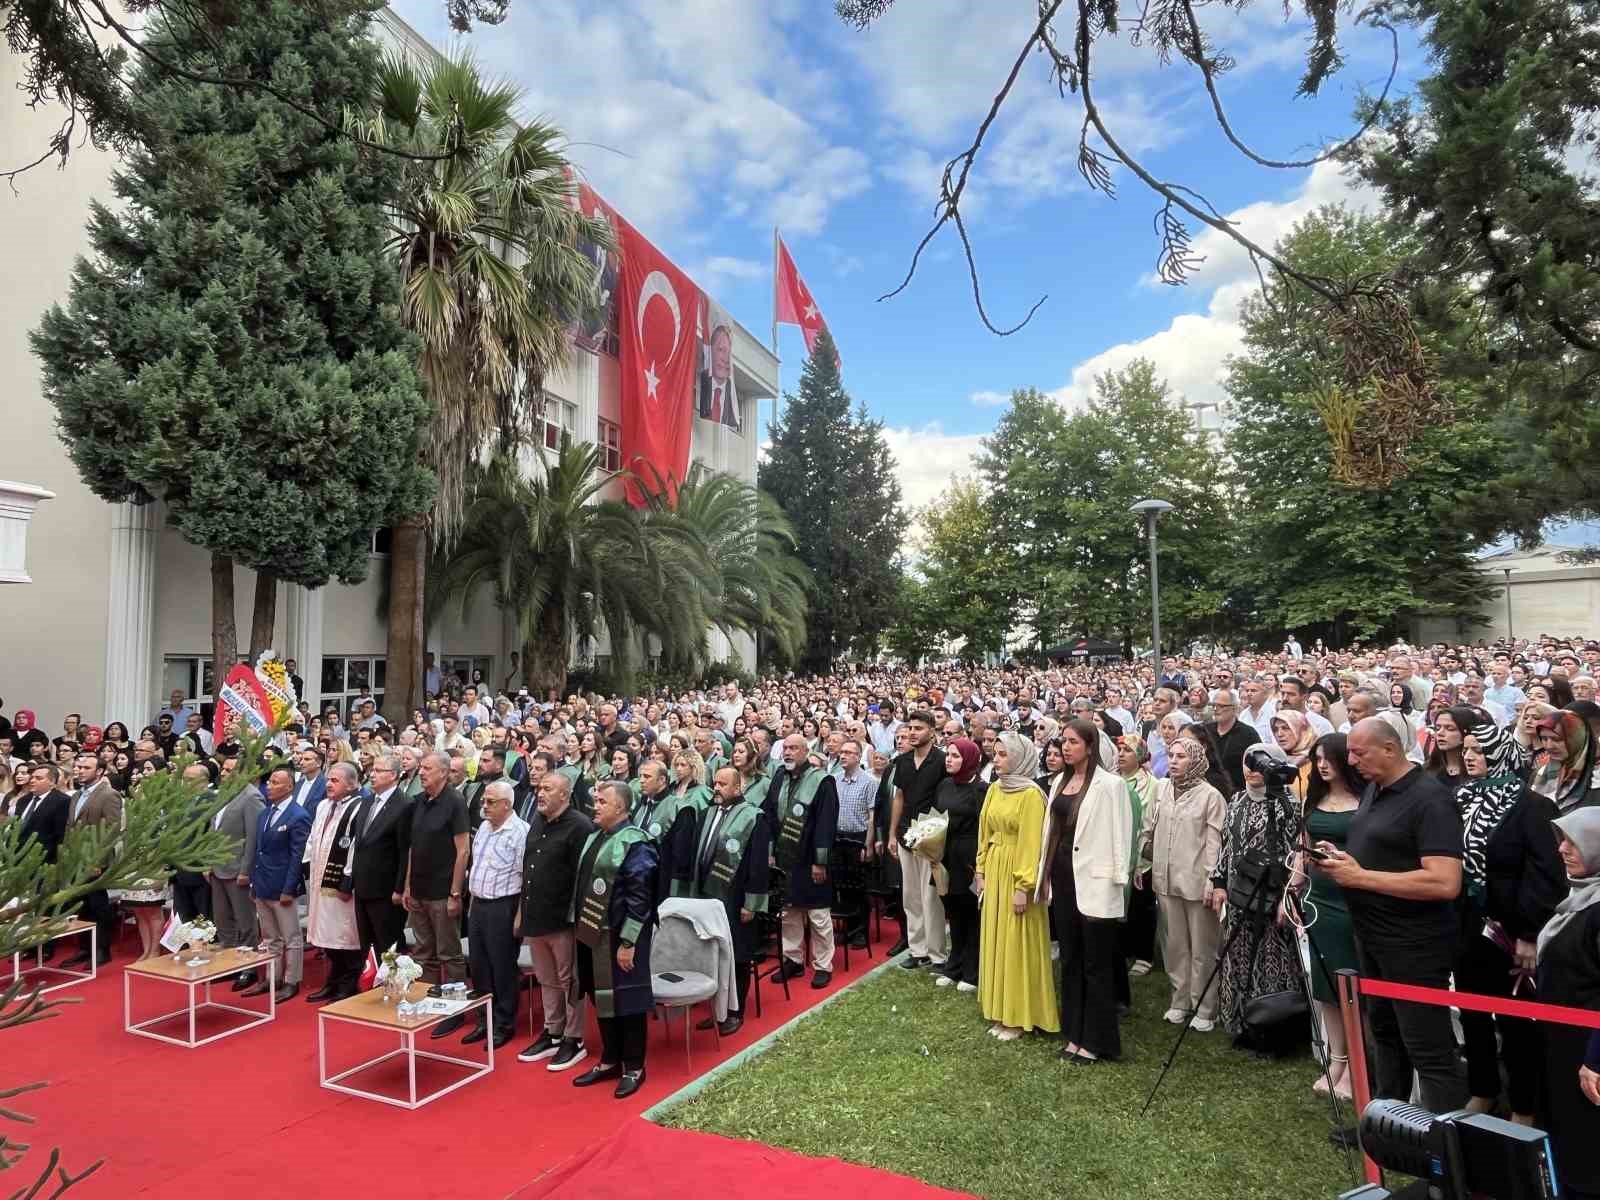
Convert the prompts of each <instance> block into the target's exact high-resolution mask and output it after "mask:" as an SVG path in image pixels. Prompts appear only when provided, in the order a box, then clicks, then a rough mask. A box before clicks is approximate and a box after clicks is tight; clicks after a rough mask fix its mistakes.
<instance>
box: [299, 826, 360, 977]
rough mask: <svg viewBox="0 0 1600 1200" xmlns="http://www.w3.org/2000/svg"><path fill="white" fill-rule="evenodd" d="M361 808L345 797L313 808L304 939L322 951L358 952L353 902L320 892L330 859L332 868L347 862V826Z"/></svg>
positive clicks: (351, 836)
mask: <svg viewBox="0 0 1600 1200" xmlns="http://www.w3.org/2000/svg"><path fill="white" fill-rule="evenodd" d="M360 808H361V804H360V797H359V796H356V795H351V796H346V797H345V799H344V801H343V803H341V804H338V805H335V804H334V803H332V802H331V801H328V800H326V799H324V801H323V803H322V804H320V805H318V806H317V815H316V817H315V818H314V821H315V824H314V825H313V827H312V831H311V838H310V840H309V843H308V845H309V846H310V849H311V882H310V885H309V887H308V890H307V894H306V940H307V941H309V942H310V943H311V944H312V945H313V946H320V947H322V948H323V949H324V950H359V949H361V938H360V935H359V934H357V932H356V906H355V901H354V900H353V899H352V900H344V899H340V898H339V897H338V896H330V895H328V894H326V893H324V892H323V890H322V878H323V872H324V871H325V870H326V869H327V866H328V862H329V860H330V859H331V860H332V861H333V862H334V864H335V865H336V866H338V865H341V864H348V863H349V862H350V847H351V844H352V838H353V836H354V833H353V831H352V829H351V823H352V821H353V819H354V818H355V815H356V813H357V811H359V810H360Z"/></svg>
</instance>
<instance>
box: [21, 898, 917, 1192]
mask: <svg viewBox="0 0 1600 1200" xmlns="http://www.w3.org/2000/svg"><path fill="white" fill-rule="evenodd" d="M894 933H895V927H894V926H892V925H891V924H890V923H889V922H887V921H886V922H884V928H883V937H884V940H883V941H881V942H878V943H876V944H875V946H874V948H873V949H874V954H875V955H876V957H875V958H874V959H873V960H871V961H869V960H868V959H867V957H866V955H865V954H863V953H861V952H859V951H852V953H851V956H850V966H851V970H850V971H848V972H846V971H845V970H844V969H843V966H844V957H843V954H842V952H841V953H840V954H838V955H836V956H835V963H834V965H835V971H834V977H833V983H832V984H831V985H830V986H829V987H828V988H827V989H826V990H823V991H813V990H812V988H811V987H810V981H809V977H805V978H801V979H799V980H793V981H791V982H790V985H789V986H790V992H791V996H792V999H791V1000H789V1001H787V1002H785V1000H784V998H783V992H782V990H781V989H780V988H779V987H778V986H777V985H776V984H772V983H767V982H763V983H762V985H761V990H762V1000H763V1004H764V1014H763V1016H762V1017H761V1018H759V1019H758V1018H756V1017H755V1016H754V1009H755V1005H754V1001H753V998H752V1002H751V1005H750V1007H751V1016H750V1019H749V1020H747V1021H746V1022H745V1026H744V1028H743V1029H742V1030H741V1031H740V1032H739V1033H738V1034H736V1035H734V1036H733V1037H731V1038H726V1039H724V1040H723V1043H722V1051H721V1053H720V1054H719V1053H718V1052H717V1051H716V1049H715V1041H714V1038H713V1036H712V1034H710V1033H709V1032H707V1033H698V1032H697V1033H695V1034H694V1070H693V1072H691V1071H690V1070H689V1069H688V1068H687V1067H686V1066H685V1065H684V1053H683V1027H682V1025H681V1023H680V1022H679V1020H678V1019H677V1018H676V1017H674V1018H673V1021H672V1025H671V1036H670V1037H669V1035H668V1033H667V1031H666V1028H665V1027H664V1026H663V1025H662V1024H660V1023H657V1022H652V1023H651V1027H650V1043H649V1059H648V1070H649V1075H648V1078H647V1079H646V1081H645V1086H644V1087H643V1088H641V1089H640V1090H639V1092H638V1093H637V1094H636V1095H634V1096H632V1097H630V1098H629V1099H628V1100H616V1099H614V1098H613V1097H612V1095H611V1090H610V1088H609V1087H608V1086H606V1085H600V1086H598V1087H592V1088H581V1089H580V1088H574V1087H573V1086H572V1080H573V1078H574V1076H575V1075H577V1074H579V1073H580V1072H581V1070H582V1068H580V1069H579V1070H577V1071H571V1072H567V1073H563V1074H553V1073H551V1072H549V1071H547V1070H545V1065H546V1064H545V1063H543V1062H539V1063H519V1062H517V1060H516V1052H517V1051H518V1050H520V1049H521V1048H522V1047H523V1046H525V1045H527V1043H528V1040H529V1038H528V1036H527V1035H528V1010H527V1003H528V1002H527V999H526V997H524V1001H523V1007H522V1011H521V1013H520V1014H519V1019H518V1029H517V1035H516V1037H515V1038H514V1039H513V1040H512V1041H511V1042H510V1044H508V1045H507V1046H506V1047H505V1048H504V1049H503V1050H502V1051H500V1052H499V1053H498V1054H497V1055H496V1061H495V1071H494V1074H492V1075H490V1076H488V1077H486V1078H484V1079H481V1080H478V1081H477V1082H474V1083H471V1084H468V1085H467V1086H466V1087H464V1088H462V1089H460V1090H459V1091H456V1092H452V1093H451V1094H450V1095H448V1096H445V1097H443V1098H441V1099H439V1100H437V1101H435V1102H434V1103H432V1104H430V1105H428V1106H427V1107H425V1108H421V1109H418V1110H417V1111H416V1112H407V1111H406V1110H404V1109H400V1108H393V1107H391V1106H389V1105H385V1104H379V1103H376V1102H375V1101H371V1100H362V1099H357V1098H355V1097H351V1096H345V1095H342V1094H340V1093H337V1092H331V1091H328V1090H326V1089H325V1088H322V1087H320V1086H319V1085H318V1082H317V1023H316V1018H315V1013H316V1006H314V1005H311V1004H308V1003H306V1002H305V1000H304V999H303V998H301V997H296V998H295V999H294V1000H291V1001H290V1002H289V1003H287V1004H285V1005H282V1006H280V1008H279V1010H278V1019H277V1020H276V1022H274V1023H273V1024H271V1025H267V1026H263V1027H261V1028H258V1029H252V1030H247V1031H245V1032H243V1033H240V1034H238V1035H237V1036H236V1037H230V1038H225V1039H223V1040H222V1041H219V1042H214V1043H212V1044H211V1045H209V1046H201V1047H199V1048H198V1049H194V1050H188V1049H184V1048H183V1047H180V1046H169V1045H166V1044H165V1043H162V1042H154V1041H150V1040H149V1039H147V1038H141V1037H136V1036H133V1035H131V1034H128V1033H125V1032H123V1014H122V970H121V969H120V968H121V964H123V963H125V962H126V961H127V956H128V953H129V949H128V948H129V943H130V942H132V941H133V938H132V934H131V931H129V933H128V936H127V937H125V938H124V939H123V941H122V943H121V945H119V946H118V947H117V951H118V957H117V958H115V959H113V961H112V964H111V966H110V967H107V968H102V970H101V974H100V978H99V979H98V980H96V981H95V982H94V983H91V984H82V985H79V986H77V987H71V988H67V989H64V990H63V991H61V992H59V993H57V995H58V996H60V997H63V998H65V997H68V996H74V997H78V998H80V999H81V1003H78V1004H74V1005H70V1006H68V1007H67V1008H65V1009H63V1010H61V1013H60V1015H59V1016H56V1017H54V1018H51V1019H49V1020H46V1021H42V1022H39V1023H37V1024H33V1025H27V1026H23V1027H21V1028H19V1029H12V1030H7V1031H4V1032H0V1090H4V1089H6V1088H9V1087H13V1086H17V1085H20V1084H24V1083H31V1082H34V1081H37V1080H49V1081H50V1086H49V1087H48V1088H46V1089H44V1090H42V1091H39V1092H33V1093H30V1094H28V1095H26V1096H23V1097H20V1098H18V1099H17V1100H13V1101H8V1102H7V1103H8V1104H9V1105H12V1106H15V1107H17V1108H20V1109H21V1110H22V1111H24V1112H27V1113H31V1114H33V1115H34V1116H35V1117H36V1118H37V1124H36V1125H34V1126H32V1127H27V1128H24V1127H19V1126H15V1125H12V1124H11V1123H10V1122H5V1123H4V1129H3V1130H0V1132H5V1133H7V1134H9V1135H10V1136H12V1137H20V1138H21V1139H22V1140H24V1141H29V1142H32V1143H33V1145H34V1146H35V1147H36V1149H35V1150H34V1151H33V1152H32V1153H30V1154H29V1156H28V1157H27V1158H26V1159H25V1160H24V1162H23V1164H22V1168H21V1169H18V1170H13V1171H11V1172H8V1173H7V1177H8V1178H12V1177H14V1181H15V1183H17V1184H18V1185H20V1183H21V1180H22V1177H23V1175H24V1174H26V1175H27V1177H28V1179H29V1180H31V1179H33V1178H34V1177H35V1175H36V1173H37V1172H38V1171H40V1170H42V1169H43V1167H44V1163H45V1161H46V1158H47V1156H48V1153H49V1149H50V1148H51V1147H53V1146H56V1147H60V1148H61V1150H62V1155H63V1157H62V1162H63V1165H64V1166H66V1167H67V1168H68V1169H69V1170H71V1171H73V1172H74V1173H76V1172H77V1171H79V1170H81V1169H82V1168H83V1167H85V1166H86V1165H88V1164H89V1163H90V1162H92V1161H94V1159H96V1158H98V1157H103V1158H105V1160H106V1163H105V1165H104V1166H103V1167H101V1168H100V1170H99V1172H97V1173H96V1174H95V1175H94V1176H92V1177H90V1178H89V1179H88V1180H87V1181H85V1182H84V1183H83V1184H81V1185H79V1186H78V1187H76V1188H74V1189H73V1190H72V1193H71V1195H72V1197H73V1200H95V1198H96V1197H106V1198H110V1197H115V1198H117V1200H121V1198H123V1197H129V1196H172V1197H192V1196H195V1195H230V1196H241V1197H251V1196H265V1195H270V1194H275V1193H280V1192H287V1193H288V1194H289V1195H292V1196H294V1197H295V1198H296V1200H306V1198H308V1197H317V1196H329V1197H335V1196H336V1197H340V1198H341V1200H348V1198H349V1197H353V1196H354V1197H360V1196H365V1195H369V1194H370V1195H381V1196H383V1197H385V1200H413V1198H421V1197H460V1198H464V1200H478V1198H484V1200H490V1198H493V1200H498V1198H501V1197H506V1196H509V1195H511V1194H513V1193H515V1192H516V1191H517V1190H518V1189H519V1188H522V1187H524V1186H525V1185H527V1184H529V1183H530V1182H532V1181H534V1180H536V1179H539V1178H540V1177H541V1176H543V1175H545V1174H546V1173H547V1172H549V1171H550V1169H551V1168H552V1167H555V1166H556V1165H557V1164H560V1163H563V1162H564V1161H565V1160H567V1159H569V1158H570V1157H571V1156H572V1155H573V1154H575V1153H576V1152H578V1151H580V1150H583V1149H585V1148H588V1147H592V1146H595V1145H596V1144H598V1143H602V1142H604V1141H605V1139H606V1138H608V1137H609V1136H610V1135H611V1134H612V1133H613V1132H615V1131H616V1130H617V1129H618V1128H619V1127H620V1126H623V1125H635V1124H644V1122H638V1121H635V1120H634V1117H635V1116H636V1114H638V1113H640V1112H642V1111H643V1110H644V1109H646V1108H648V1107H649V1106H651V1105H653V1104H655V1103H657V1102H658V1101H660V1100H662V1099H663V1098H665V1097H666V1096H668V1095H670V1094H671V1093H673V1092H675V1091H677V1090H678V1089H679V1088H680V1087H682V1086H683V1085H684V1084H685V1083H688V1082H689V1081H690V1079H692V1078H694V1077H695V1076H698V1075H700V1074H702V1073H704V1072H705V1071H708V1070H710V1069H711V1068H712V1067H713V1066H715V1065H716V1063H717V1062H719V1061H721V1060H722V1059H723V1058H726V1057H729V1056H731V1055H733V1054H735V1053H737V1052H738V1051H739V1050H742V1049H744V1048H745V1047H746V1046H749V1045H750V1044H751V1043H752V1042H754V1041H755V1040H756V1039H757V1038H759V1037H761V1036H762V1035H763V1034H765V1033H768V1032H770V1031H771V1030H772V1029H774V1028H776V1027H777V1026H779V1025H781V1024H783V1023H784V1022H785V1021H787V1020H789V1019H790V1018H791V1017H793V1016H795V1015H796V1014H797V1013H799V1012H802V1011H804V1010H805V1009H808V1008H810V1007H811V1006H812V1005H814V1004H816V1003H817V1001H818V1000H820V999H822V998H823V997H825V996H827V995H829V994H830V993H831V992H834V991H837V990H838V989H839V988H840V987H842V986H843V985H845V984H846V983H848V982H849V981H850V980H851V979H853V978H858V977H859V976H860V975H861V974H863V973H864V972H865V971H867V970H869V969H870V968H871V967H872V966H874V965H876V964H877V963H878V962H881V961H882V953H883V951H884V950H885V949H887V948H888V944H889V941H890V940H891V939H892V937H893V936H894ZM135 945H136V943H135ZM306 974H307V977H308V983H307V986H306V988H305V989H303V990H302V993H301V996H302V997H303V996H304V994H305V992H306V991H309V990H311V989H312V988H315V987H316V986H318V985H319V984H320V982H321V978H322V974H323V964H322V963H321V962H320V961H319V960H315V959H313V958H311V957H310V955H309V953H308V955H307V959H306ZM223 986H224V990H225V989H226V985H223ZM157 987H158V985H156V984H154V983H149V982H147V981H145V980H136V981H135V983H134V1005H135V1010H134V1019H135V1020H138V1019H140V1018H141V1017H142V1016H146V1015H154V1014H155V1013H159V1012H162V1011H168V1010H170V1009H171V1008H176V1007H178V1006H179V1005H180V1004H182V1003H183V994H182V992H181V990H180V989H178V988H176V987H171V988H162V989H161V990H160V991H157V990H156V989H157ZM167 991H170V992H171V993H172V995H171V996H170V997H169V996H166V995H164V994H163V993H164V992H167ZM536 994H537V993H536ZM219 998H222V997H219ZM169 1001H170V1003H169ZM162 1005H165V1008H163V1007H162ZM705 1011H706V1010H705V1009H704V1008H703V1007H702V1009H701V1012H702V1013H704V1012H705ZM202 1028H203V1027H202ZM330 1030H331V1031H332V1032H330V1035H329V1054H328V1059H329V1069H330V1071H333V1070H337V1069H338V1068H339V1067H340V1066H342V1065H349V1064H353V1063H355V1062H358V1061H361V1059H364V1058H371V1057H375V1056H376V1055H377V1054H378V1053H380V1052H381V1051H382V1050H384V1049H388V1048H391V1047H393V1046H397V1045H398V1039H388V1040H387V1041H385V1040H384V1039H383V1038H382V1037H381V1036H380V1035H378V1034H376V1033H371V1032H368V1031H367V1030H363V1029H359V1028H356V1027H354V1026H349V1025H331V1024H330ZM590 1034H591V1038H590V1042H591V1045H593V1046H594V1047H595V1049H596V1051H597V1050H598V1047H599V1035H598V1033H597V1032H595V1031H594V1029H593V1027H592V1019H591V1029H590ZM428 1046H429V1042H428V1039H427V1038H426V1037H424V1038H423V1039H422V1041H421V1043H420V1045H419V1049H420V1048H427V1047H428ZM443 1048H447V1050H448V1052H449V1053H452V1054H459V1055H460V1056H461V1057H467V1056H468V1055H467V1051H470V1050H472V1049H473V1048H472V1047H461V1048H459V1049H458V1048H457V1038H454V1037H453V1038H451V1039H448V1040H447V1041H446V1042H445V1043H443ZM594 1061H596V1059H595V1058H591V1059H590V1060H589V1062H590V1063H591V1064H592V1063H593V1062H594ZM586 1065H588V1064H586ZM436 1069H438V1070H449V1069H450V1068H443V1067H440V1068H436ZM378 1070H380V1071H381V1070H382V1068H379V1069H378ZM397 1074H398V1072H397ZM400 1078H401V1079H402V1080H403V1075H401V1076H400ZM426 1079H427V1072H426V1071H425V1070H424V1068H423V1066H422V1064H420V1063H419V1065H418V1085H419V1089H420V1088H421V1087H422V1086H423V1084H424V1083H425V1081H426ZM358 1082H361V1083H362V1085H363V1086H372V1083H371V1073H369V1074H368V1076H367V1077H366V1078H364V1079H362V1080H360V1081H358ZM401 1088H402V1089H403V1083H402V1084H401ZM397 1092H398V1089H397ZM29 1167H31V1168H32V1170H31V1171H30V1170H28V1169H27V1168H29ZM652 1194H654V1195H657V1196H662V1197H666V1196H668V1195H669V1194H670V1193H668V1192H665V1191H660V1190H657V1189H654V1188H653V1189H652ZM685 1194H688V1193H685ZM699 1194H700V1190H699V1189H697V1190H696V1192H695V1195H696V1197H697V1198H698V1197H699Z"/></svg>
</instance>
